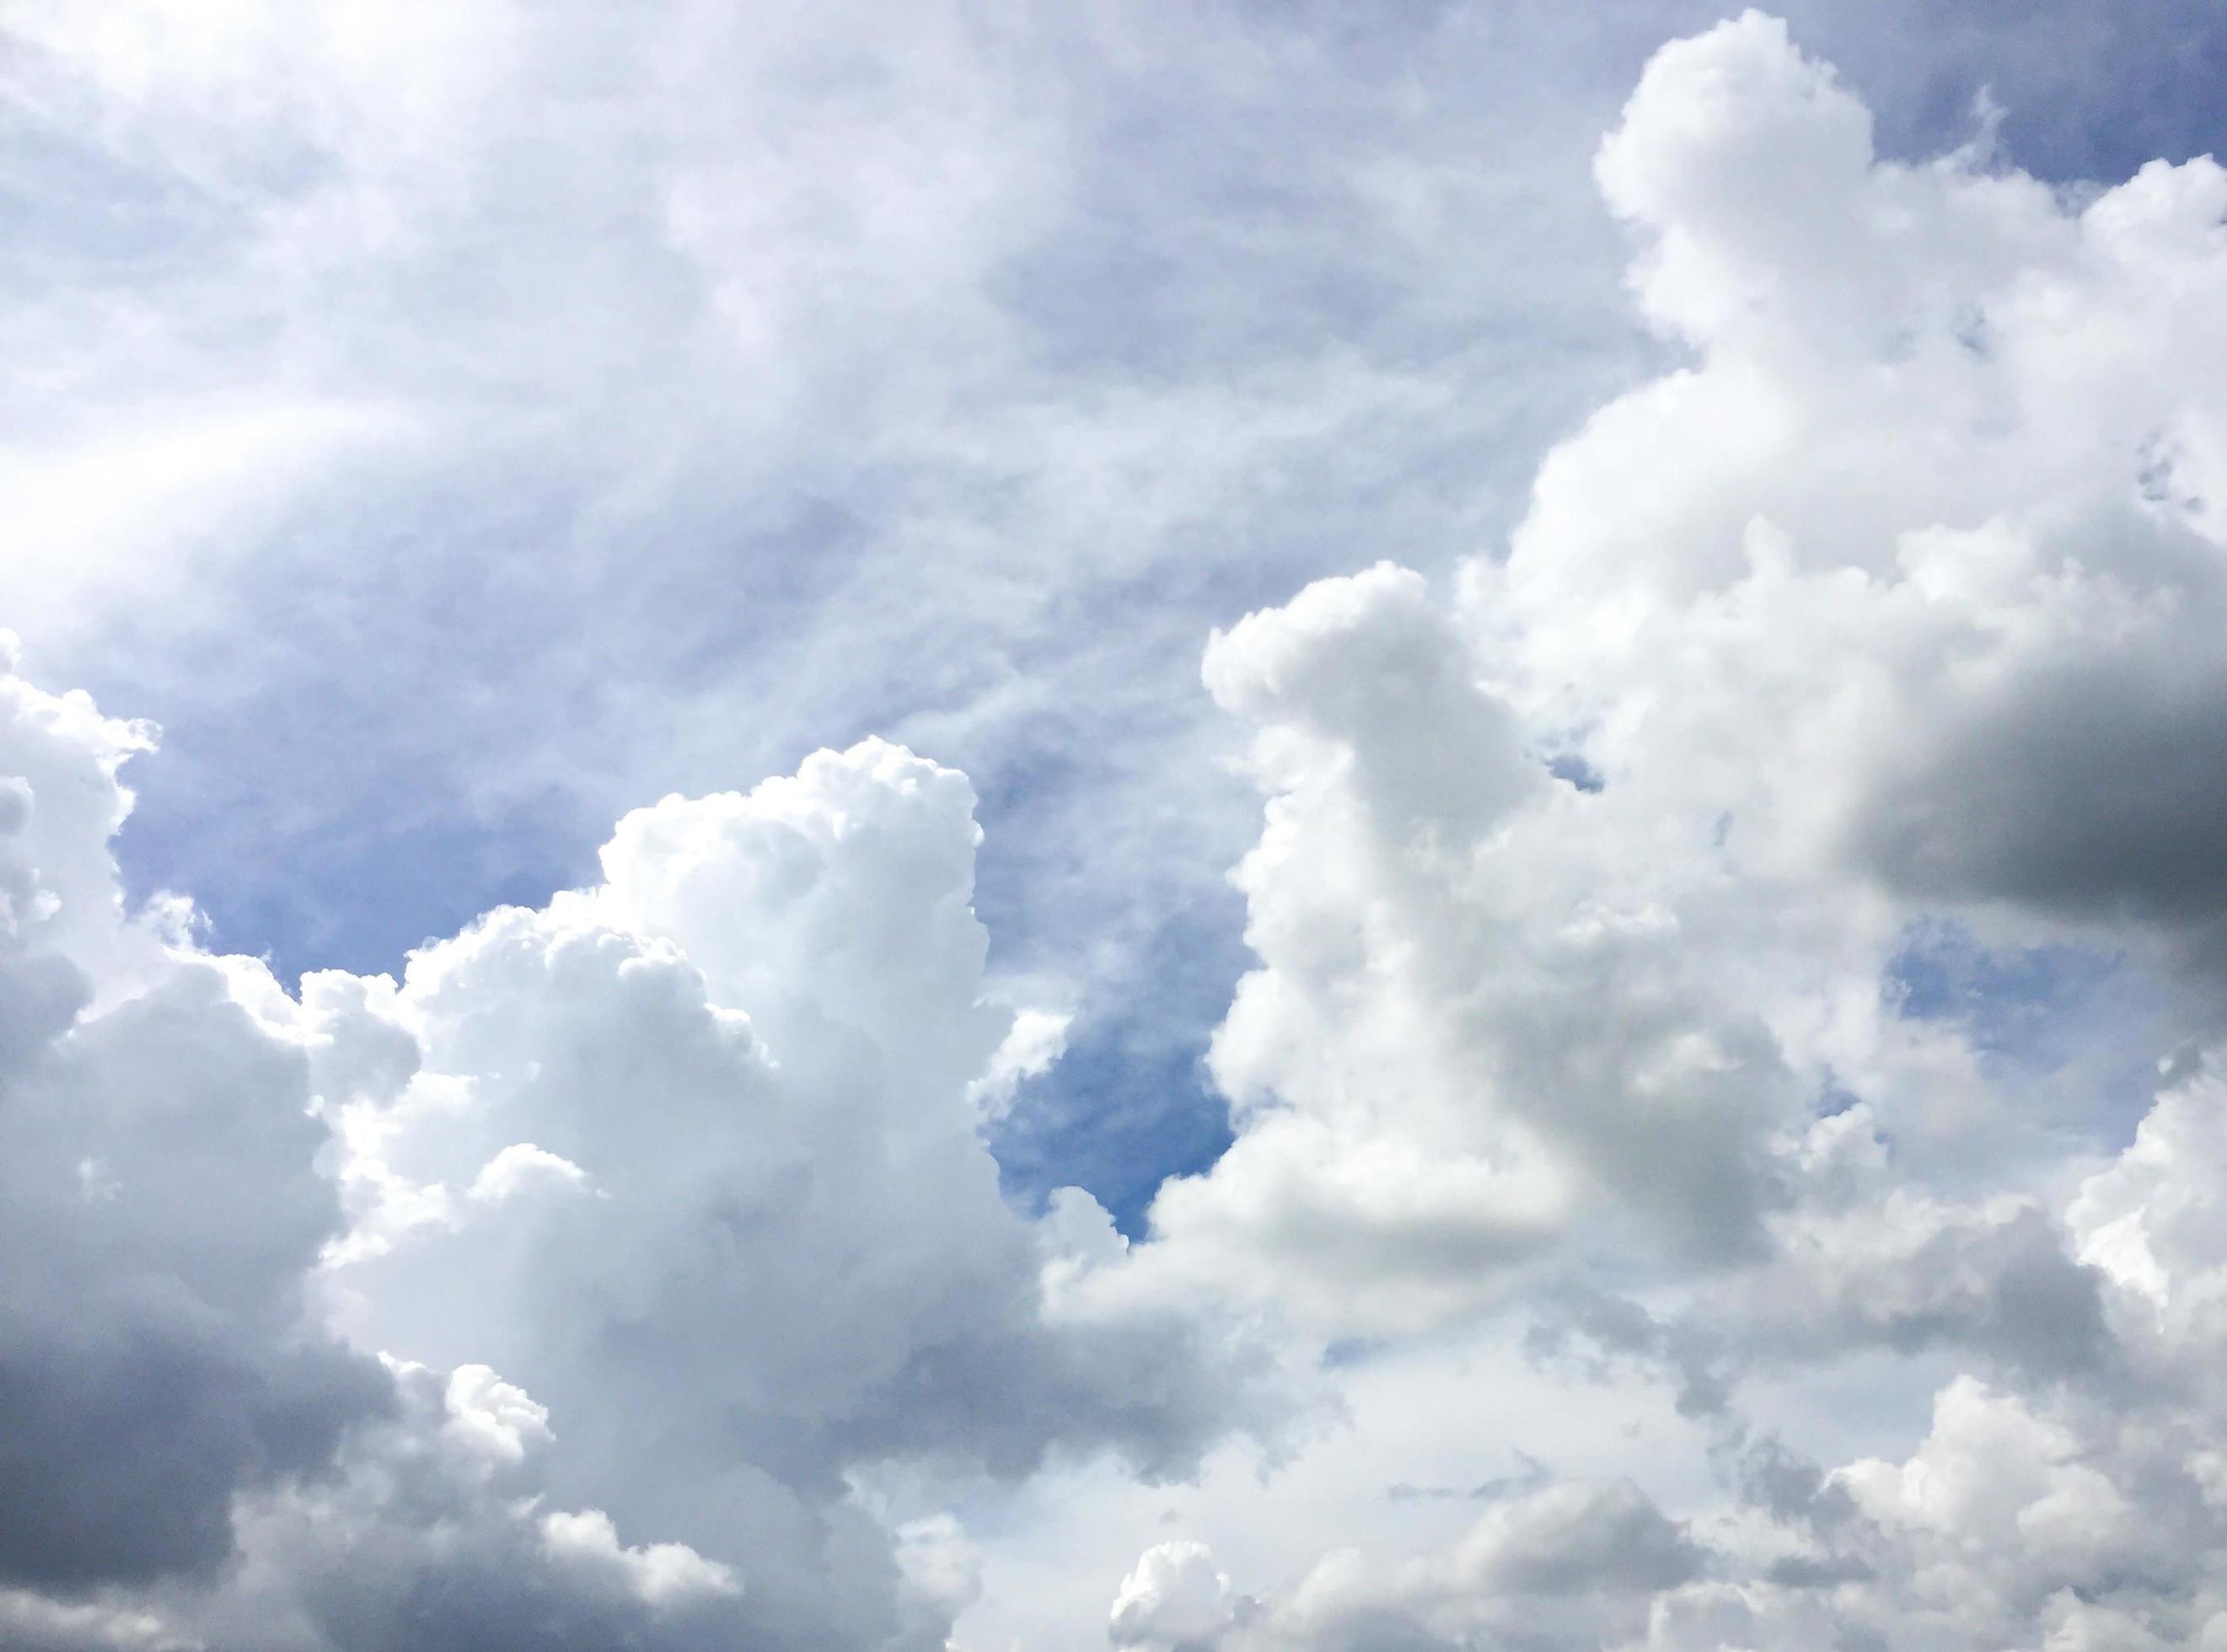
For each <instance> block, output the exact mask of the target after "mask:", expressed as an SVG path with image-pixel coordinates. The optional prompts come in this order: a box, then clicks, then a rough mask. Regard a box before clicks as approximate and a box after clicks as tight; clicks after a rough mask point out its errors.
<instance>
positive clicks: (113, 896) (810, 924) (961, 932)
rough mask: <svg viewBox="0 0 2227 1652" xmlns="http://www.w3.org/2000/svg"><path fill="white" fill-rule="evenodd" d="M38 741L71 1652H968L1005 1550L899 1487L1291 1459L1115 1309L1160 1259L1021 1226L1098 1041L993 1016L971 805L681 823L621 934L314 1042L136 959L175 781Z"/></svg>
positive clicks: (27, 1303) (1273, 1379) (32, 1332)
mask: <svg viewBox="0 0 2227 1652" xmlns="http://www.w3.org/2000/svg"><path fill="white" fill-rule="evenodd" d="M0 692H4V696H5V698H4V701H0V704H4V705H5V708H6V711H7V720H6V722H5V724H4V728H3V729H0V732H4V738H5V742H6V743H5V745H4V747H0V771H4V772H5V773H6V774H7V775H8V776H9V781H8V789H7V791H6V793H5V804H6V813H5V817H4V821H0V824H4V826H5V827H6V836H5V838H4V839H0V843H4V845H5V849H6V854H7V859H6V860H5V862H4V875H5V879H6V883H5V894H6V904H5V916H6V919H7V922H8V928H7V930H6V950H5V953H4V954H0V962H4V967H5V969H6V970H7V972H8V978H9V981H10V992H9V993H8V995H7V999H6V1002H7V1004H8V1006H9V1009H10V1019H9V1029H10V1030H9V1035H8V1041H7V1044H6V1066H5V1070H4V1074H3V1075H0V1078H4V1083H5V1087H6V1088H5V1091H4V1097H5V1108H4V1111H0V1129H4V1131H5V1132H6V1135H7V1145H8V1151H7V1153H6V1155H5V1163H6V1168H5V1170H4V1171H0V1177H4V1192H5V1198H4V1200H0V1213H4V1221H5V1222H6V1224H7V1226H6V1229H5V1231H6V1236H7V1243H6V1244H5V1245H4V1246H0V1256H4V1257H5V1258H6V1260H5V1262H4V1263H0V1268H4V1269H5V1271H6V1272H7V1283H8V1290H7V1292H6V1295H7V1299H8V1304H9V1307H8V1314H7V1317H6V1324H5V1327H4V1336H0V1387H3V1388H4V1391H5V1394H6V1397H7V1400H8V1406H7V1413H8V1422H7V1426H5V1428H4V1429H0V1481H4V1484H5V1487H6V1490H7V1495H6V1496H5V1497H4V1498H0V1504H4V1506H5V1508H6V1509H7V1510H8V1511H9V1513H8V1514H7V1515H4V1516H0V1578H4V1579H6V1581H7V1582H8V1583H10V1584H11V1585H17V1586H18V1587H19V1589H20V1590H22V1591H40V1590H44V1591H59V1592H55V1593H50V1594H48V1595H44V1596H41V1595H39V1594H37V1593H35V1592H23V1593H20V1595H11V1596H10V1597H9V1598H10V1600H11V1601H12V1602H13V1603H14V1604H11V1605H10V1606H9V1608H8V1610H9V1611H10V1612H11V1613H12V1614H13V1615H14V1618H15V1619H20V1620H21V1622H22V1623H23V1624H25V1625H29V1626H32V1627H36V1628H37V1632H38V1633H39V1634H41V1635H44V1636H48V1638H53V1637H54V1636H61V1635H64V1634H65V1633H67V1634H78V1633H79V1632H80V1630H82V1631H83V1636H89V1637H92V1639H93V1640H94V1641H97V1640H98V1639H99V1636H102V1635H111V1631H112V1630H113V1632H114V1635H123V1636H126V1637H127V1639H128V1635H129V1634H130V1633H136V1632H137V1631H136V1630H131V1628H130V1625H131V1623H137V1621H138V1620H137V1619H136V1618H132V1617H131V1615H130V1613H129V1611H123V1609H122V1608H121V1607H119V1608H118V1611H123V1616H120V1617H118V1616H116V1615H115V1613H113V1612H112V1613H110V1615H109V1616H108V1617H99V1615H98V1614H99V1612H101V1611H108V1609H107V1608H106V1607H105V1606H103V1605H101V1604H99V1603H101V1602H103V1601H105V1600H106V1599H108V1598H111V1596H110V1595H109V1594H104V1593H103V1591H113V1590H114V1589H116V1588H118V1587H121V1586H124V1585H142V1586H144V1587H147V1588H150V1589H151V1590H153V1591H154V1593H153V1594H152V1595H151V1596H150V1597H149V1599H150V1600H151V1601H153V1602H155V1603H156V1604H155V1608H154V1609H155V1610H156V1611H157V1617H156V1619H155V1620H153V1621H154V1622H155V1623H156V1627H157V1628H158V1629H160V1628H162V1627H163V1624H165V1623H168V1624H170V1625H171V1626H172V1627H173V1628H175V1630H176V1632H177V1633H178V1634H180V1635H182V1636H187V1637H188V1638H191V1637H193V1636H200V1635H208V1636H214V1638H217V1639H220V1640H223V1641H225V1642H226V1643H228V1644H229V1643H237V1644H243V1645H258V1644H273V1645H276V1644H297V1645H301V1644H312V1643H322V1644H329V1645H330V1646H332V1647H334V1648H336V1649H354V1648H371V1649H376V1648H386V1647H401V1646H411V1647H424V1646H456V1647H466V1646H470V1647H491V1646H502V1645H519V1646H526V1645H533V1646H537V1647H541V1646H554V1645H562V1646H572V1645H577V1646H581V1647H590V1646H593V1647H604V1646H609V1645H614V1644H629V1645H644V1646H648V1645H657V1646H671V1647H674V1648H680V1647H696V1646H709V1645H727V1644H732V1643H734V1642H735V1641H736V1640H737V1638H738V1637H739V1638H741V1639H746V1640H748V1641H750V1643H751V1644H754V1645H764V1646H769V1647H770V1646H784V1647H786V1646H794V1647H807V1646H809V1647H822V1646H825V1647H831V1648H832V1647H837V1646H841V1647H861V1646H882V1645H886V1646H890V1647H897V1646H905V1647H912V1646H921V1647H927V1646H931V1645H933V1646H941V1644H942V1643H943V1640H944V1637H945V1636H946V1634H947V1633H948V1627H949V1619H950V1615H951V1612H952V1611H954V1610H956V1608H957V1606H958V1605H960V1604H964V1602H963V1597H964V1594H965V1591H964V1590H963V1589H961V1588H959V1587H957V1586H955V1585H954V1583H953V1573H952V1567H953V1565H954V1564H955V1562H954V1561H953V1560H951V1559H950V1558H949V1557H950V1556H952V1555H954V1554H956V1553H959V1552H960V1550H959V1548H955V1547H954V1545H960V1546H963V1536H962V1535H960V1534H952V1535H951V1536H949V1537H948V1539H947V1540H944V1541H943V1542H941V1544H940V1545H937V1544H933V1543H931V1542H929V1540H928V1535H927V1534H928V1532H929V1530H930V1527H929V1526H924V1525H917V1524H916V1526H913V1527H908V1528H906V1532H907V1534H905V1535H903V1537H902V1538H901V1537H900V1535H899V1534H897V1533H894V1532H893V1531H891V1530H890V1529H889V1528H887V1527H886V1526H885V1525H884V1523H883V1521H882V1520H881V1519H880V1517H879V1515H877V1512H876V1511H874V1510H872V1509H871V1508H868V1507H867V1506H866V1505H865V1504H864V1503H862V1502H860V1501H858V1498H857V1497H856V1496H854V1495H853V1491H852V1485H853V1478H852V1476H853V1471H854V1470H864V1469H867V1468H871V1467H872V1466H873V1465H876V1464H890V1463H899V1462H916V1463H920V1464H927V1465H931V1466H935V1467H938V1468H941V1469H948V1470H952V1471H954V1472H958V1473H961V1474H988V1475H991V1476H995V1477H1013V1476H1018V1475H1021V1474H1024V1473H1025V1472H1027V1471H1028V1470H1031V1468H1032V1467H1034V1466H1035V1465H1036V1464H1038V1463H1040V1462H1042V1461H1043V1459H1044V1458H1045V1457H1046V1456H1047V1454H1049V1453H1056V1452H1059V1453H1068V1454H1071V1455H1075V1456H1088V1455H1090V1454H1093V1453H1095V1452H1099V1451H1114V1452H1116V1453H1118V1454H1120V1456H1122V1457H1124V1458H1125V1459H1126V1460H1127V1461H1129V1462H1130V1463H1132V1464H1133V1465H1134V1466H1135V1468H1136V1470H1138V1471H1139V1472H1142V1473H1145V1474H1147V1475H1164V1474H1168V1473H1171V1472H1175V1471H1177V1470H1181V1469H1182V1468H1183V1467H1184V1465H1185V1464H1187V1463H1189V1462H1190V1461H1191V1460H1193V1459H1194V1458H1195V1457H1196V1454H1197V1452H1198V1451H1200V1450H1201V1449H1202V1448H1203V1445H1206V1444H1207V1443H1208V1442H1209V1441H1211V1440H1213V1439H1215V1438H1218V1437H1219V1436H1220V1435H1221V1434H1222V1432H1224V1431H1225V1430H1227V1429H1228V1428H1230V1427H1232V1426H1260V1425H1261V1424H1262V1423H1263V1421H1264V1419H1267V1418H1270V1417H1272V1416H1273V1414H1274V1411H1275V1403H1274V1402H1271V1404H1270V1406H1269V1407H1268V1409H1267V1410H1263V1409H1262V1406H1261V1401H1262V1400H1263V1398H1264V1397H1265V1396H1267V1395H1268V1394H1271V1393H1273V1391H1274V1390H1275V1389H1276V1388H1277V1387H1278V1386H1279V1383H1280V1381H1281V1379H1280V1377H1279V1372H1278V1367H1277V1362H1276V1358H1275V1356H1274V1355H1273V1351H1271V1350H1267V1349H1262V1348H1259V1347H1256V1346H1254V1344H1252V1343H1249V1342H1248V1339H1247V1334H1246V1333H1245V1332H1244V1330H1243V1329H1242V1328H1241V1327H1235V1326H1228V1325H1219V1324H1213V1323H1211V1322H1209V1321H1205V1320H1203V1319H1200V1318H1197V1317H1189V1316H1185V1315H1184V1314H1182V1313H1180V1312H1177V1311H1173V1310H1168V1309H1162V1308H1159V1307H1156V1306H1154V1305H1152V1304H1149V1303H1139V1302H1135V1301H1128V1302H1126V1303H1125V1302H1123V1301H1120V1300H1116V1299H1114V1298H1107V1297H1106V1296H1105V1295H1103V1293H1100V1294H1097V1295H1092V1294H1091V1293H1089V1292H1086V1291H1083V1290H1082V1289H1080V1288H1079V1287H1080V1285H1081V1284H1082V1282H1083V1281H1084V1280H1085V1279H1087V1278H1088V1275H1089V1274H1090V1273H1091V1272H1093V1271H1094V1269H1096V1268H1098V1267H1100V1266H1103V1265H1104V1264H1105V1263H1106V1262H1107V1261H1108V1260H1111V1259H1114V1258H1118V1256H1119V1254H1120V1241H1119V1240H1118V1236H1116V1235H1114V1234H1113V1233H1112V1230H1111V1228H1110V1225H1107V1223H1106V1218H1105V1216H1104V1214H1103V1213H1102V1212H1100V1211H1097V1210H1096V1209H1095V1207H1094V1205H1092V1204H1091V1202H1090V1201H1089V1200H1088V1196H1087V1195H1084V1194H1082V1193H1080V1192H1075V1191H1070V1192H1069V1193H1068V1194H1067V1195H1065V1196H1062V1200H1061V1201H1059V1202H1058V1203H1057V1205H1056V1210H1055V1213H1054V1215H1053V1217H1052V1218H1051V1219H1050V1220H1048V1221H1046V1222H1045V1223H1044V1224H1042V1225H1038V1224H1034V1223H1031V1221H1028V1220H1026V1219H1025V1218H1024V1216H1022V1215H1019V1214H1018V1213H1016V1212H1015V1211H1014V1210H1013V1209H1011V1207H1010V1206H1009V1205H1008V1204H1007V1203H1006V1202H1005V1199H1004V1198H1003V1196H1001V1194H1000V1192H999V1187H998V1180H997V1169H996V1165H995V1163H994V1161H993V1160H992V1158H991V1157H990V1155H989V1152H988V1151H987V1150H986V1148H985V1147H984V1146H983V1145H982V1143H981V1141H980V1139H979V1137H978V1135H977V1134H976V1126H977V1124H978V1122H979V1100H978V1097H979V1087H980V1086H981V1084H982V1083H983V1082H985V1081H991V1082H995V1081H996V1078H997V1075H998V1073H999V1068H1000V1062H1003V1063H1005V1066H1006V1067H1008V1068H1011V1067H1012V1066H1014V1065H1016V1064H1019V1065H1025V1064H1026V1063H1028V1062H1037V1063H1038V1064H1041V1062H1042V1061H1043V1060H1045V1059H1048V1057H1047V1056H1044V1055H1043V1053H1042V1051H1043V1046H1044V1045H1045V1043H1046V1039H1047V1037H1048V1036H1050V1035H1048V1034H1047V1033H1046V1032H1045V1030H1044V1029H1043V1027H1042V1026H1041V1025H1038V1026H1036V1027H1033V1028H1031V1029H1029V1030H1027V1031H1026V1032H1025V1034H1024V1036H1023V1037H1022V1039H1021V1041H1020V1043H1019V1044H1018V1047H1017V1046H1016V1044H1015V1033H1014V1029H1015V1026H1016V1023H1017V1019H1018V1018H1017V1017H1015V1016H1014V1015H1013V1014H1012V1013H1011V1012H1010V1011H1004V1010H999V1009H997V1008H994V1007H992V1005H989V1004H988V1002H987V1001H986V998H985V997H984V985H983V963H984V953H985V938H984V935H983V933H982V930H981V928H980V926H979V924H978V923H977V922H975V920H974V918H973V913H972V910H971V908H970V905H969V900H970V896H971V892H972V884H973V858H974V850H975V845H976V843H977V841H978V839H979V830H978V829H977V827H976V826H975V825H974V821H973V793H972V791H971V789H970V788H969V787H968V786H967V782H966V781H965V780H964V779H963V778H962V777H961V776H960V775H957V774H955V773H954V772H953V771H951V770H948V769H940V768H938V767H936V766H935V765H934V764H932V763H928V762H923V761H922V760H921V759H918V758H916V757H914V756H911V755H910V754H909V753H907V752H905V751H903V750H901V749H897V748H896V747H892V746H889V745H885V744H883V743H878V742H869V743H866V744H865V745H862V746H859V747H858V748H856V749H853V750H852V751H850V752H847V753H843V754H835V753H822V754H820V756H815V757H814V758H813V759H811V760H810V761H809V762H807V763H806V764H805V765H804V767H803V769H802V770H801V772H800V773H799V775H797V776H796V777H795V778H794V779H789V780H779V781H771V782H769V783H768V784H767V785H765V786H763V787H762V788H759V789H758V790H757V791H756V792H754V793H752V794H749V795H748V796H741V795H726V796H718V797H712V798H707V799H702V800H694V801H685V800H680V799H678V798H673V799H668V800H666V801H665V802H663V803H661V804H660V805H658V806H656V807H654V808H651V809H648V810H644V811H641V812H640V813H637V814H635V815H633V816H630V817H629V819H628V820H626V821H624V822H622V825H621V826H620V828H619V830H618V832H616V835H615V837H614V838H613V839H612V841H611V844H610V845H609V848H608V849H607V850H606V852H605V854H604V871H605V877H604V881H603V883H600V884H598V885H597V886H596V887H595V888H593V889H590V890H582V891H578V892H575V893H571V894H567V895H564V896H559V897H558V899H557V900H555V901H554V902H552V903H551V904H550V905H549V906H548V907H547V908H546V909H541V910H538V911H528V910H523V909H506V910H501V911H497V912H495V913H491V914H489V915H488V916H487V917H486V918H484V919H483V920H482V922H479V923H478V924H476V925H475V926H473V927H472V928H469V929H468V930H467V931H466V932H465V933H464V934H461V935H459V936H456V937H455V938H453V939H451V940H450V941H442V942H438V943H434V944H431V945H429V946H428V947H425V948H424V949H423V950H421V951H420V952H419V953H418V954H415V955H414V956H413V958H412V960H411V964H410V967H409V969H408V971H407V972H406V973H405V976H404V978H403V979H402V980H401V981H400V982H399V983H397V982H395V981H392V980H389V979H385V978H372V979H364V978H359V977H354V976H349V975H345V974H341V973H331V972H328V973H320V974H312V975H310V976H309V977H307V978H305V979H304V981H303V985H302V990H301V992H300V994H299V997H298V998H297V997H294V996H291V995H290V994H288V993H287V992H284V990H283V989H282V988H281V987H280V985H278V983H277V982H276V981H275V980H274V979H271V975H270V974H269V973H268V971H267V970H265V968H264V966H262V965H260V964H259V963H257V962H255V961H253V960H241V959H237V958H219V957H213V956H210V955H207V954H204V953H202V952H201V951H200V950H199V949H198V948H197V947H196V946H195V942H194V941H192V939H191V938H190V934H189V922H188V920H187V919H185V918H183V917H182V915H181V913H180V909H178V908H177V907H176V905H175V903H168V902H160V903H155V904H154V905H153V906H151V907H150V908H149V909H147V910H145V911H144V912H140V913H130V912H127V910H126V908H125V904H124V902H123V901H122V899H121V897H120V896H119V893H118V888H117V881H116V876H115V871H114V867H113V864H112V862H111V860H110V859H109V847H108V840H109V839H110V837H111V835H112V833H113V832H114V831H115V830H116V829H117V828H118V826H119V825H120V824H121V822H122V821H123V820H124V815H125V813H126V811H127V810H128V807H129V805H130V796H129V794H128V793H126V792H125V791H124V789H123V788H122V787H121V785H120V783H119V781H118V768H119V766H120V764H121V762H123V761H124V759H125V758H126V757H127V756H130V755H131V754H132V753H134V752H136V751H140V750H143V749H145V748H146V747H147V746H148V745H150V743H151V742H152V738H153V737H152V733H151V731H150V730H145V729H144V728H138V727H134V726H131V725H127V724H118V723H115V722H112V721H111V720H108V719H105V718H102V717H100V716H99V714H98V713H97V712H96V711H94V709H93V706H92V705H91V704H90V702H88V701H86V699H85V698H83V697H82V696H73V697H62V698H56V697H54V696H50V695H47V694H44V693H42V692H40V691H38V690H36V689H35V688H33V687H31V686H29V685H28V684H26V683H25V682H23V681H22V679H20V678H17V677H15V676H13V675H10V676H8V677H5V678H4V679H0ZM1055 1032H1056V1030H1055ZM1017 1048H1018V1053H1017ZM1083 1207H1088V1210H1087V1211H1086V1210H1085V1209H1083ZM374 1356H376V1357H374ZM931 1551H935V1552H936V1553H942V1554H944V1556H945V1558H944V1559H943V1560H936V1559H935V1558H934V1554H933V1553H931ZM962 1569H963V1568H962ZM42 1603H43V1604H42ZM164 1614H167V1616H164ZM11 1621H13V1620H11ZM119 1624H121V1625H124V1627H123V1628H118V1627H117V1626H118V1625H119ZM41 1625H43V1627H38V1626H41ZM32 1627H27V1628H26V1629H25V1630H24V1631H23V1632H24V1633H25V1634H27V1635H29V1634H30V1633H31V1632H32ZM164 1632H169V1631H168V1630H165V1631H164ZM151 1633H153V1631H152V1630H150V1634H151ZM114 1635H112V1636H111V1638H113V1637H114ZM81 1638H82V1637H81ZM158 1638H159V1637H158ZM119 1643H122V1642H119Z"/></svg>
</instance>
